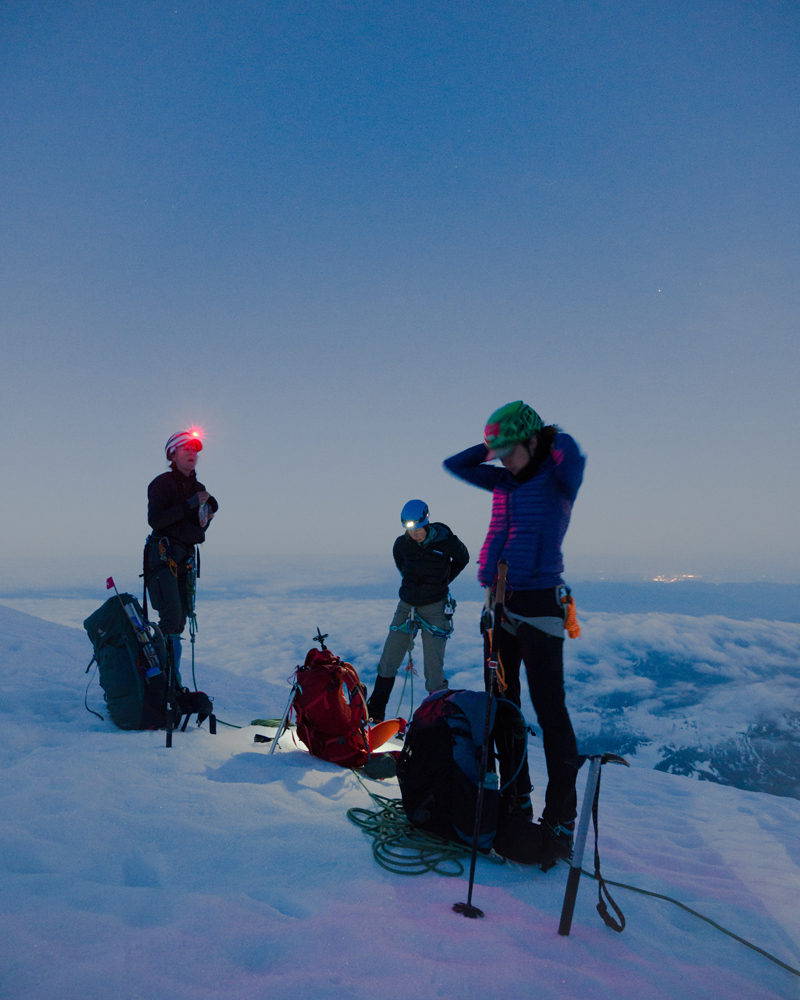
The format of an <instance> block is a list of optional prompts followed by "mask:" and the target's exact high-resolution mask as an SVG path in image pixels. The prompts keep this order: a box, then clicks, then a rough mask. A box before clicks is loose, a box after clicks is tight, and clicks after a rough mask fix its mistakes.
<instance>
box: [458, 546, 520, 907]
mask: <svg viewBox="0 0 800 1000" xmlns="http://www.w3.org/2000/svg"><path fill="white" fill-rule="evenodd" d="M507 571H508V563H507V562H506V560H505V559H501V560H500V562H499V563H498V564H497V596H496V598H495V602H494V628H493V629H492V655H491V657H490V659H489V664H488V666H489V677H488V679H487V682H486V719H485V720H484V724H483V746H482V747H481V764H480V770H479V771H478V800H477V802H476V804H475V829H474V830H473V833H472V856H471V858H470V862H469V891H468V893H467V901H466V903H454V904H453V909H454V910H455V912H456V913H463V914H464V916H465V917H471V918H472V919H473V920H474V919H475V918H476V917H482V916H483V910H480V909H478V907H477V906H473V905H472V887H473V885H474V884H475V862H476V860H477V857H478V839H479V837H480V832H481V818H482V816H481V814H482V813H483V788H484V785H485V783H486V763H487V761H488V759H489V737H490V734H491V728H492V701H493V700H494V684H495V677H496V676H497V660H498V650H497V646H498V638H499V629H500V622H501V620H502V615H503V605H504V604H505V600H506V573H507Z"/></svg>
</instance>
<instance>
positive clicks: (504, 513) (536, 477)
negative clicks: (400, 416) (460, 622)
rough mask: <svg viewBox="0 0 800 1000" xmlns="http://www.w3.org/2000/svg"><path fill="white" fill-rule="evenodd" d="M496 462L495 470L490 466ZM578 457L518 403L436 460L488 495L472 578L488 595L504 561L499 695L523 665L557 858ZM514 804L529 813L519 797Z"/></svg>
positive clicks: (569, 806)
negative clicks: (569, 555) (567, 566)
mask: <svg viewBox="0 0 800 1000" xmlns="http://www.w3.org/2000/svg"><path fill="white" fill-rule="evenodd" d="M495 459H499V460H500V463H501V465H502V468H497V467H496V466H494V465H491V464H490V463H491V462H492V461H494V460H495ZM585 462H586V460H585V458H584V456H583V455H582V454H581V453H580V450H579V449H578V446H577V444H576V443H575V441H574V440H573V439H572V438H571V437H570V436H569V435H568V434H564V433H563V432H562V431H560V430H559V428H558V427H556V426H555V425H549V426H545V425H544V421H543V420H542V419H541V417H540V416H539V414H538V413H537V412H536V411H535V410H534V409H533V408H532V407H530V406H528V405H527V404H526V403H524V402H523V401H522V400H517V401H515V402H513V403H508V404H507V405H506V406H503V407H501V408H500V409H499V410H496V411H495V412H494V413H493V414H492V415H491V416H490V417H489V420H488V423H487V424H486V429H485V434H484V442H483V444H478V445H475V446H474V447H472V448H468V449H467V450H466V451H462V452H461V453H460V454H458V455H454V456H453V457H452V458H448V459H447V460H446V461H445V463H444V466H445V468H446V469H447V470H448V471H449V472H451V473H453V475H455V476H458V477H459V479H463V480H465V481H466V482H468V483H472V484H473V485H474V486H479V487H481V488H482V489H485V490H489V491H490V492H491V493H492V517H491V521H490V523H489V531H488V534H487V536H486V541H485V542H484V543H483V548H482V549H481V554H480V558H479V561H478V562H479V571H478V579H479V581H480V583H481V584H482V585H483V586H484V587H485V588H487V590H488V591H489V592H490V591H491V588H492V586H493V584H494V581H495V574H496V569H497V563H498V561H499V560H500V559H505V560H506V561H507V562H508V581H509V584H510V588H511V589H510V593H508V594H507V596H506V605H505V607H506V612H505V616H504V620H503V627H502V629H501V634H500V636H499V639H498V641H499V647H500V658H501V661H502V664H503V669H504V671H505V678H506V682H507V684H508V688H507V691H506V697H508V698H510V699H511V700H512V701H514V702H515V703H516V704H517V705H519V704H520V681H519V670H520V665H521V663H523V662H524V664H525V672H526V674H527V678H528V688H529V690H530V696H531V702H532V703H533V707H534V710H535V712H536V715H537V718H538V720H539V725H540V726H541V729H542V742H543V745H544V752H545V757H546V761H547V775H548V785H547V792H546V794H545V806H544V810H543V814H542V824H543V828H544V832H545V834H546V837H547V841H548V843H549V847H550V849H551V850H552V852H553V854H555V855H560V856H564V857H568V856H569V855H570V853H571V850H572V830H573V829H574V825H575V815H576V805H577V800H576V795H575V778H576V776H577V770H576V769H575V767H574V765H573V764H572V763H571V760H572V759H573V758H575V757H576V756H577V752H578V750H577V745H576V742H575V734H574V731H573V729H572V723H571V721H570V717H569V713H568V711H567V707H566V703H565V698H564V667H563V645H564V619H565V606H564V604H563V603H562V597H563V596H565V588H564V580H563V578H562V576H561V574H562V572H563V569H564V561H563V557H562V554H561V543H562V541H563V538H564V535H565V534H566V531H567V527H568V525H569V520H570V515H571V513H572V505H573V503H574V501H575V497H576V496H577V493H578V489H579V487H580V485H581V482H582V480H583V470H584V466H585ZM522 808H523V810H525V811H527V809H526V806H525V804H524V803H522ZM530 815H531V816H532V812H531V813H530Z"/></svg>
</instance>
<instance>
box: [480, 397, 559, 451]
mask: <svg viewBox="0 0 800 1000" xmlns="http://www.w3.org/2000/svg"><path fill="white" fill-rule="evenodd" d="M542 427H544V421H543V420H542V418H541V417H540V416H539V414H538V413H537V412H536V410H534V409H533V407H531V406H528V405H527V403H523V402H522V400H521V399H518V400H517V401H516V402H514V403H506V405H505V406H501V407H500V409H499V410H495V411H494V413H493V414H492V415H491V417H489V420H488V422H487V424H486V430H485V431H484V435H483V440H484V442H485V444H486V447H487V448H488V449H489V450H490V451H493V452H494V453H495V454H497V453H498V452H500V451H503V452H505V453H506V454H508V452H510V451H511V450H512V449H513V447H514V445H517V444H521V443H522V442H523V441H529V440H530V437H531V435H532V434H535V433H536V432H537V431H540V430H541V429H542ZM498 457H500V456H498Z"/></svg>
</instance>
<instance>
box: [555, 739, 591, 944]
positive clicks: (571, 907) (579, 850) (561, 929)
mask: <svg viewBox="0 0 800 1000" xmlns="http://www.w3.org/2000/svg"><path fill="white" fill-rule="evenodd" d="M600 767H601V761H600V758H599V757H592V759H591V763H590V767H589V776H588V777H587V779H586V790H585V791H584V793H583V805H582V806H581V818H580V820H579V822H578V832H577V834H576V835H575V846H574V847H573V850H572V861H571V863H570V869H569V878H568V879H567V891H566V892H565V893H564V905H563V906H562V908H561V923H560V924H559V925H558V933H559V934H561V935H563V936H566V935H568V934H569V932H570V928H571V927H572V914H573V913H574V912H575V900H576V899H577V898H578V884H579V883H580V880H581V865H582V864H583V852H584V850H585V848H586V837H587V834H588V833H589V823H590V822H591V819H592V806H593V805H594V795H595V792H596V791H597V779H598V778H599V776H600Z"/></svg>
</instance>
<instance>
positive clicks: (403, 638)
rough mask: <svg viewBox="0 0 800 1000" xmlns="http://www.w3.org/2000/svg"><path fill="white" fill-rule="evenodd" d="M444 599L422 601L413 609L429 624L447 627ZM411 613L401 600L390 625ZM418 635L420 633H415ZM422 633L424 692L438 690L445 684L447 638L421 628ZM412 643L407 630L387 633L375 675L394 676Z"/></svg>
mask: <svg viewBox="0 0 800 1000" xmlns="http://www.w3.org/2000/svg"><path fill="white" fill-rule="evenodd" d="M444 605H445V602H444V601H437V602H436V603H435V604H423V605H421V606H420V607H418V608H416V609H415V610H416V611H417V612H418V613H419V615H420V617H422V618H424V619H425V621H426V622H428V624H429V625H435V626H436V627H437V628H441V629H445V630H447V629H449V628H450V619H449V618H445V614H444ZM410 614H411V605H410V604H406V602H405V601H400V603H399V604H398V605H397V611H395V613H394V618H393V619H392V625H402V624H403V623H404V622H405V621H406V620H407V618H408V616H409V615H410ZM417 634H418V635H419V634H420V633H417ZM421 634H422V654H423V661H424V663H425V689H426V690H427V691H438V690H439V689H440V688H446V687H447V680H446V679H445V676H444V647H445V644H446V643H447V639H445V638H444V637H443V636H438V635H431V634H430V632H428V631H426V630H425V629H424V628H423V629H421ZM410 644H411V636H410V635H409V634H408V633H407V632H389V635H388V636H387V637H386V643H385V644H384V647H383V654H382V655H381V662H380V663H379V664H378V675H379V676H380V677H396V676H397V671H398V670H399V669H400V664H401V663H402V662H403V660H404V658H405V656H406V654H407V653H408V647H409V645H410Z"/></svg>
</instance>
